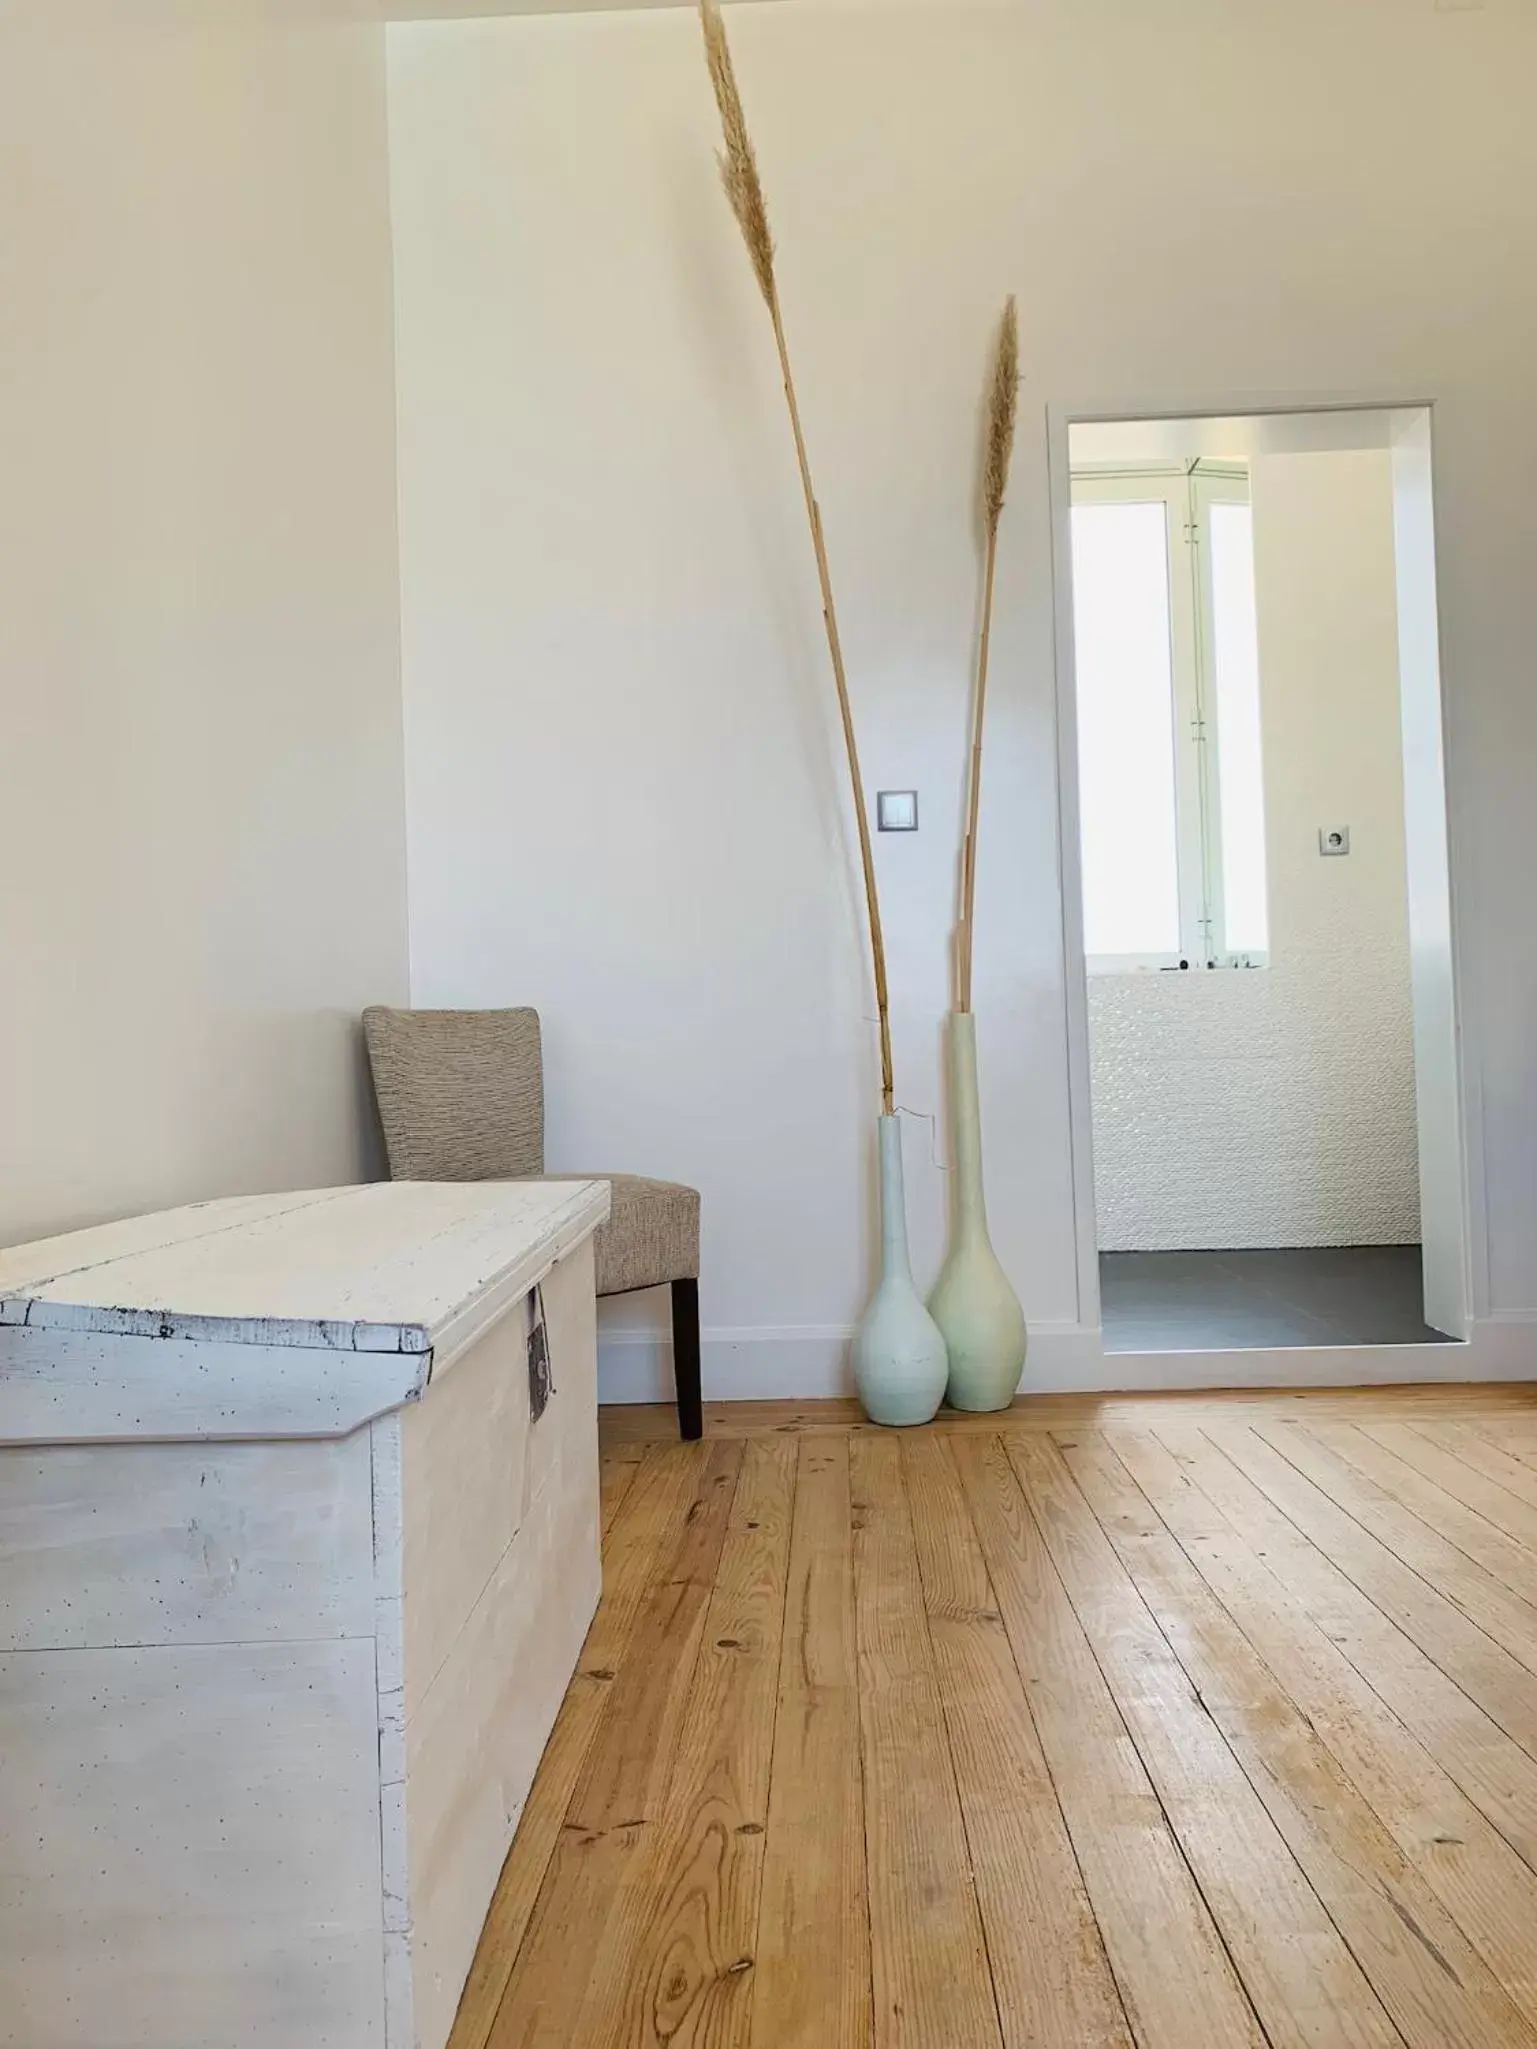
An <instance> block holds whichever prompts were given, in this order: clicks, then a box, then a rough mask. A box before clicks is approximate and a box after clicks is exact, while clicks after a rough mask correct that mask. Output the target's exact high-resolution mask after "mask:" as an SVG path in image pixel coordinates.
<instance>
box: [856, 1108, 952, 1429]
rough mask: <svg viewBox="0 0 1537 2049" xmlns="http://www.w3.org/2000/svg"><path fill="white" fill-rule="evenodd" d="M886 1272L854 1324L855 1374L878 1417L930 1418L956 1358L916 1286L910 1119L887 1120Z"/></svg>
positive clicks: (869, 1411)
mask: <svg viewBox="0 0 1537 2049" xmlns="http://www.w3.org/2000/svg"><path fill="white" fill-rule="evenodd" d="M880 1166H881V1277H880V1281H879V1283H878V1285H877V1287H876V1290H875V1293H874V1294H873V1295H872V1296H871V1297H870V1302H869V1306H868V1307H867V1308H866V1310H865V1313H864V1315H863V1316H862V1317H861V1318H860V1319H859V1323H858V1325H857V1326H856V1328H855V1331H854V1348H853V1349H854V1381H855V1385H856V1386H857V1387H858V1389H859V1399H860V1401H861V1402H862V1403H863V1404H864V1411H865V1414H866V1415H867V1416H868V1417H869V1418H870V1421H871V1422H872V1423H892V1424H898V1425H902V1424H910V1423H927V1422H928V1421H929V1419H930V1417H932V1416H933V1414H934V1412H935V1410H936V1409H937V1408H938V1407H939V1405H940V1403H941V1402H942V1401H943V1400H944V1394H945V1381H946V1379H947V1377H948V1375H949V1358H948V1354H947V1352H946V1350H945V1341H944V1339H943V1338H942V1337H941V1336H940V1334H939V1330H938V1328H937V1326H936V1325H935V1322H934V1319H933V1317H932V1316H930V1314H929V1312H928V1311H927V1309H925V1308H924V1306H923V1297H922V1296H921V1295H920V1294H919V1293H918V1290H917V1289H916V1288H915V1287H914V1286H913V1273H912V1265H911V1262H910V1261H909V1258H908V1253H907V1204H906V1199H905V1196H904V1192H903V1187H902V1122H901V1119H900V1118H898V1117H882V1119H881V1121H880Z"/></svg>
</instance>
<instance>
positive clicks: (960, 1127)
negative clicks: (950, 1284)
mask: <svg viewBox="0 0 1537 2049" xmlns="http://www.w3.org/2000/svg"><path fill="white" fill-rule="evenodd" d="M950 1122H951V1129H952V1132H953V1134H954V1143H955V1199H956V1206H957V1208H958V1209H959V1211H960V1214H961V1217H962V1218H963V1219H965V1220H967V1221H970V1220H972V1219H976V1218H981V1217H982V1215H983V1209H984V1204H983V1197H982V1113H981V1107H980V1102H979V1098H978V1093H977V1026H976V1019H975V1018H974V1017H973V1016H972V1014H971V1012H970V1011H956V1012H955V1013H954V1014H953V1015H952V1017H951V1019H950Z"/></svg>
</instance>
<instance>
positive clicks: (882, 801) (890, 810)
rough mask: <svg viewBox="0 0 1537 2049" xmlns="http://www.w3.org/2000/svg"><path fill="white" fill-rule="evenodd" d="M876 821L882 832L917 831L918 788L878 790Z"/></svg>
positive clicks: (876, 796) (876, 795) (876, 794)
mask: <svg viewBox="0 0 1537 2049" xmlns="http://www.w3.org/2000/svg"><path fill="white" fill-rule="evenodd" d="M875 823H876V826H877V828H878V829H879V830H880V831H881V832H916V831H917V830H918V792H917V791H916V790H877V791H876V793H875Z"/></svg>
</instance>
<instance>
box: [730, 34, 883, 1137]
mask: <svg viewBox="0 0 1537 2049" xmlns="http://www.w3.org/2000/svg"><path fill="white" fill-rule="evenodd" d="M699 15H700V20H701V22H702V23H703V26H704V50H705V61H706V63H707V64H708V65H709V68H710V83H711V84H712V85H713V86H714V88H715V103H716V105H717V106H718V107H719V108H720V123H721V133H722V138H723V141H724V144H725V147H724V148H723V149H722V150H721V152H720V158H719V161H720V174H721V183H722V184H723V185H724V186H725V188H726V197H727V199H728V200H729V201H730V202H731V211H732V212H733V213H734V214H735V215H736V221H737V226H738V227H739V228H740V229H741V231H742V240H743V241H744V242H745V243H746V245H747V255H748V260H749V261H750V262H751V264H752V267H753V275H754V277H755V278H756V279H757V280H758V289H759V291H760V292H762V294H763V302H764V304H765V305H766V306H767V307H768V311H769V319H770V320H771V321H772V323H773V328H774V345H775V347H776V348H777V349H778V351H779V369H780V374H781V375H782V377H783V379H784V388H785V403H786V404H787V405H788V407H789V409H790V431H791V433H792V434H793V435H794V437H795V460H796V463H797V464H798V466H799V468H800V478H801V490H802V492H803V493H804V496H805V500H806V518H807V521H808V523H809V525H810V528H811V546H812V550H813V552H814V553H815V555H816V564H817V580H818V582H819V583H820V585H821V589H822V619H823V623H824V625H825V626H826V628H827V652H828V654H829V656H830V657H831V659H832V669H833V683H834V685H835V687H836V689H837V693H838V715H839V718H840V720H841V721H842V725H843V745H844V749H845V752H846V753H847V755H848V764H849V781H850V782H851V784H852V785H853V793H854V817H855V821H856V823H857V825H858V828H859V859H860V866H861V867H862V869H863V871H864V884H865V909H866V912H867V913H868V916H869V921H870V956H871V963H872V966H873V969H874V974H875V1005H876V1010H877V1012H878V1013H879V1019H880V1037H881V1108H882V1109H883V1110H884V1111H885V1112H886V1114H887V1115H888V1116H889V1115H890V1114H891V1111H892V1105H893V1083H892V1072H891V1001H890V997H889V995H888V992H887V984H886V947H885V941H884V939H883V937H882V934H881V908H880V899H879V897H878V895H877V893H876V887H875V857H874V854H873V852H872V850H871V844H870V818H869V812H868V810H867V808H866V805H865V786H864V779H863V777H862V776H861V774H860V771H859V747H858V743H857V741H856V739H855V735H854V713H853V708H852V706H851V705H850V703H849V687H848V677H847V675H846V674H845V671H844V667H843V644H842V642H841V641H840V639H839V637H838V614H837V610H836V607H835V606H834V604H833V587H832V578H831V576H830V575H829V573H828V568H827V546H826V543H825V541H824V539H823V535H822V514H821V510H820V508H819V507H818V505H817V500H816V493H815V491H814V490H813V489H812V486H811V464H810V462H809V460H808V458H807V455H806V438H805V435H804V433H803V432H802V430H801V414H800V406H799V404H798V402H797V400H796V396H795V379H794V377H793V376H792V375H791V371H790V350H789V345H788V343H787V342H786V340H785V329H784V317H783V314H782V312H781V310H780V305H779V285H778V281H777V279H776V278H775V275H774V238H773V236H772V235H771V234H770V233H769V224H768V208H767V206H766V205H765V204H764V200H763V186H762V183H761V181H760V179H759V177H758V160H757V157H756V155H755V154H754V151H753V146H752V137H751V135H749V133H748V131H747V116H746V115H745V114H744V113H743V111H742V96H741V93H740V92H739V91H738V90H737V82H736V72H735V70H734V69H733V67H732V63H731V48H730V45H729V44H728V43H727V41H726V24H725V23H724V21H722V19H721V13H720V7H719V5H718V4H717V0H700V7H699Z"/></svg>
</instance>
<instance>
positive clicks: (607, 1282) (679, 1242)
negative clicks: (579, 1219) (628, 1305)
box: [543, 1173, 699, 1295]
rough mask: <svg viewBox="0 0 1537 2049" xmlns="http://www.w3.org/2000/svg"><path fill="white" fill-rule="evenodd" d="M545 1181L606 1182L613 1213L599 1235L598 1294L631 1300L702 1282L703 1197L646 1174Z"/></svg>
mask: <svg viewBox="0 0 1537 2049" xmlns="http://www.w3.org/2000/svg"><path fill="white" fill-rule="evenodd" d="M543 1178H544V1179H545V1180H547V1181H606V1182H607V1183H608V1185H609V1188H610V1190H611V1192H612V1198H613V1209H612V1213H611V1214H610V1216H609V1220H608V1222H607V1223H606V1224H605V1225H604V1226H603V1228H602V1229H601V1230H600V1231H599V1232H598V1235H597V1240H596V1247H595V1249H596V1253H597V1264H598V1293H599V1294H600V1295H628V1294H629V1292H630V1291H631V1289H632V1288H659V1287H661V1286H662V1285H663V1284H664V1283H665V1282H667V1281H696V1280H698V1278H699V1191H698V1189H697V1188H685V1187H684V1186H683V1185H682V1183H681V1182H678V1181H650V1180H647V1178H646V1177H645V1176H644V1175H643V1174H597V1173H593V1174H546V1175H545V1176H544V1177H543Z"/></svg>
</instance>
